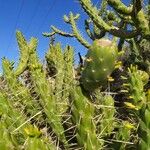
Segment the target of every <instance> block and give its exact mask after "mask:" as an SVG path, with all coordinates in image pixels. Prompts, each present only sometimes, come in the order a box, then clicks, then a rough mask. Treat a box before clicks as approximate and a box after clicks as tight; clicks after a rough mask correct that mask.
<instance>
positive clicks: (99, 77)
mask: <svg viewBox="0 0 150 150" xmlns="http://www.w3.org/2000/svg"><path fill="white" fill-rule="evenodd" d="M117 56H118V51H117V46H116V45H115V44H114V43H113V42H112V41H110V40H108V39H100V40H95V41H94V42H93V44H92V45H91V47H90V50H89V51H88V53H87V55H86V59H85V63H84V67H83V72H82V75H81V83H82V85H83V87H84V89H85V90H90V91H91V90H94V89H96V88H97V87H99V86H100V85H104V84H106V83H107V79H108V77H109V76H110V74H111V73H112V71H113V70H114V68H115V64H116V61H117Z"/></svg>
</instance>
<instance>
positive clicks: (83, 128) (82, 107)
mask: <svg viewBox="0 0 150 150" xmlns="http://www.w3.org/2000/svg"><path fill="white" fill-rule="evenodd" d="M71 99H72V101H73V105H72V120H73V122H74V123H75V124H76V128H77V132H76V137H77V141H78V144H79V145H80V146H81V147H84V149H85V150H96V149H100V147H102V146H103V144H102V143H101V142H102V141H100V139H98V137H97V134H96V124H95V122H94V113H95V112H94V111H95V108H94V105H93V104H92V103H91V102H90V101H88V99H87V98H86V97H85V96H84V95H83V93H82V90H81V88H80V87H76V88H75V89H73V90H72V91H71Z"/></svg>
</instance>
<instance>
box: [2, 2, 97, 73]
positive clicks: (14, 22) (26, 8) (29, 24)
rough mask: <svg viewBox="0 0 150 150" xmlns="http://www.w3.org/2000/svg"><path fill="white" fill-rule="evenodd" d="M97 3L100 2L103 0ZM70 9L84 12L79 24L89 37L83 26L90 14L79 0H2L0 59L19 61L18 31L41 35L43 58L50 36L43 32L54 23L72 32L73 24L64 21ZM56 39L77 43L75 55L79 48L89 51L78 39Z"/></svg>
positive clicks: (30, 34)
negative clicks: (47, 36) (44, 34)
mask: <svg viewBox="0 0 150 150" xmlns="http://www.w3.org/2000/svg"><path fill="white" fill-rule="evenodd" d="M93 2H94V3H95V4H97V3H98V2H99V0H93ZM70 11H72V12H73V13H80V14H82V15H81V18H80V20H79V21H78V27H79V28H80V30H81V33H82V34H83V36H84V37H86V38H87V36H86V34H85V32H84V28H83V20H84V18H85V17H86V15H85V13H83V10H82V8H81V6H80V5H79V3H78V0H0V20H1V21H0V58H2V57H4V56H5V57H7V58H8V59H10V60H15V61H16V62H17V61H18V54H19V52H18V47H17V43H16V38H15V31H16V30H20V31H22V32H23V34H24V35H25V37H26V39H28V40H29V38H30V37H32V36H33V37H36V38H38V40H39V45H38V54H39V57H40V59H43V58H44V55H45V52H46V51H47V49H48V43H49V39H48V38H45V37H43V36H42V32H47V31H50V26H51V25H55V26H56V27H59V28H60V29H63V30H65V31H69V30H70V26H69V25H66V24H65V23H64V22H63V19H62V17H63V15H64V14H69V12H70ZM56 41H59V42H61V43H62V45H63V46H65V45H67V44H69V45H71V46H73V47H74V48H75V54H77V52H79V51H80V52H82V53H83V54H85V52H86V49H85V48H84V47H82V46H81V45H80V44H79V43H78V42H77V41H76V39H74V38H72V39H69V38H64V37H61V36H57V38H56ZM76 58H77V55H76ZM0 66H1V62H0ZM0 68H1V67H0ZM0 71H1V69H0Z"/></svg>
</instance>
